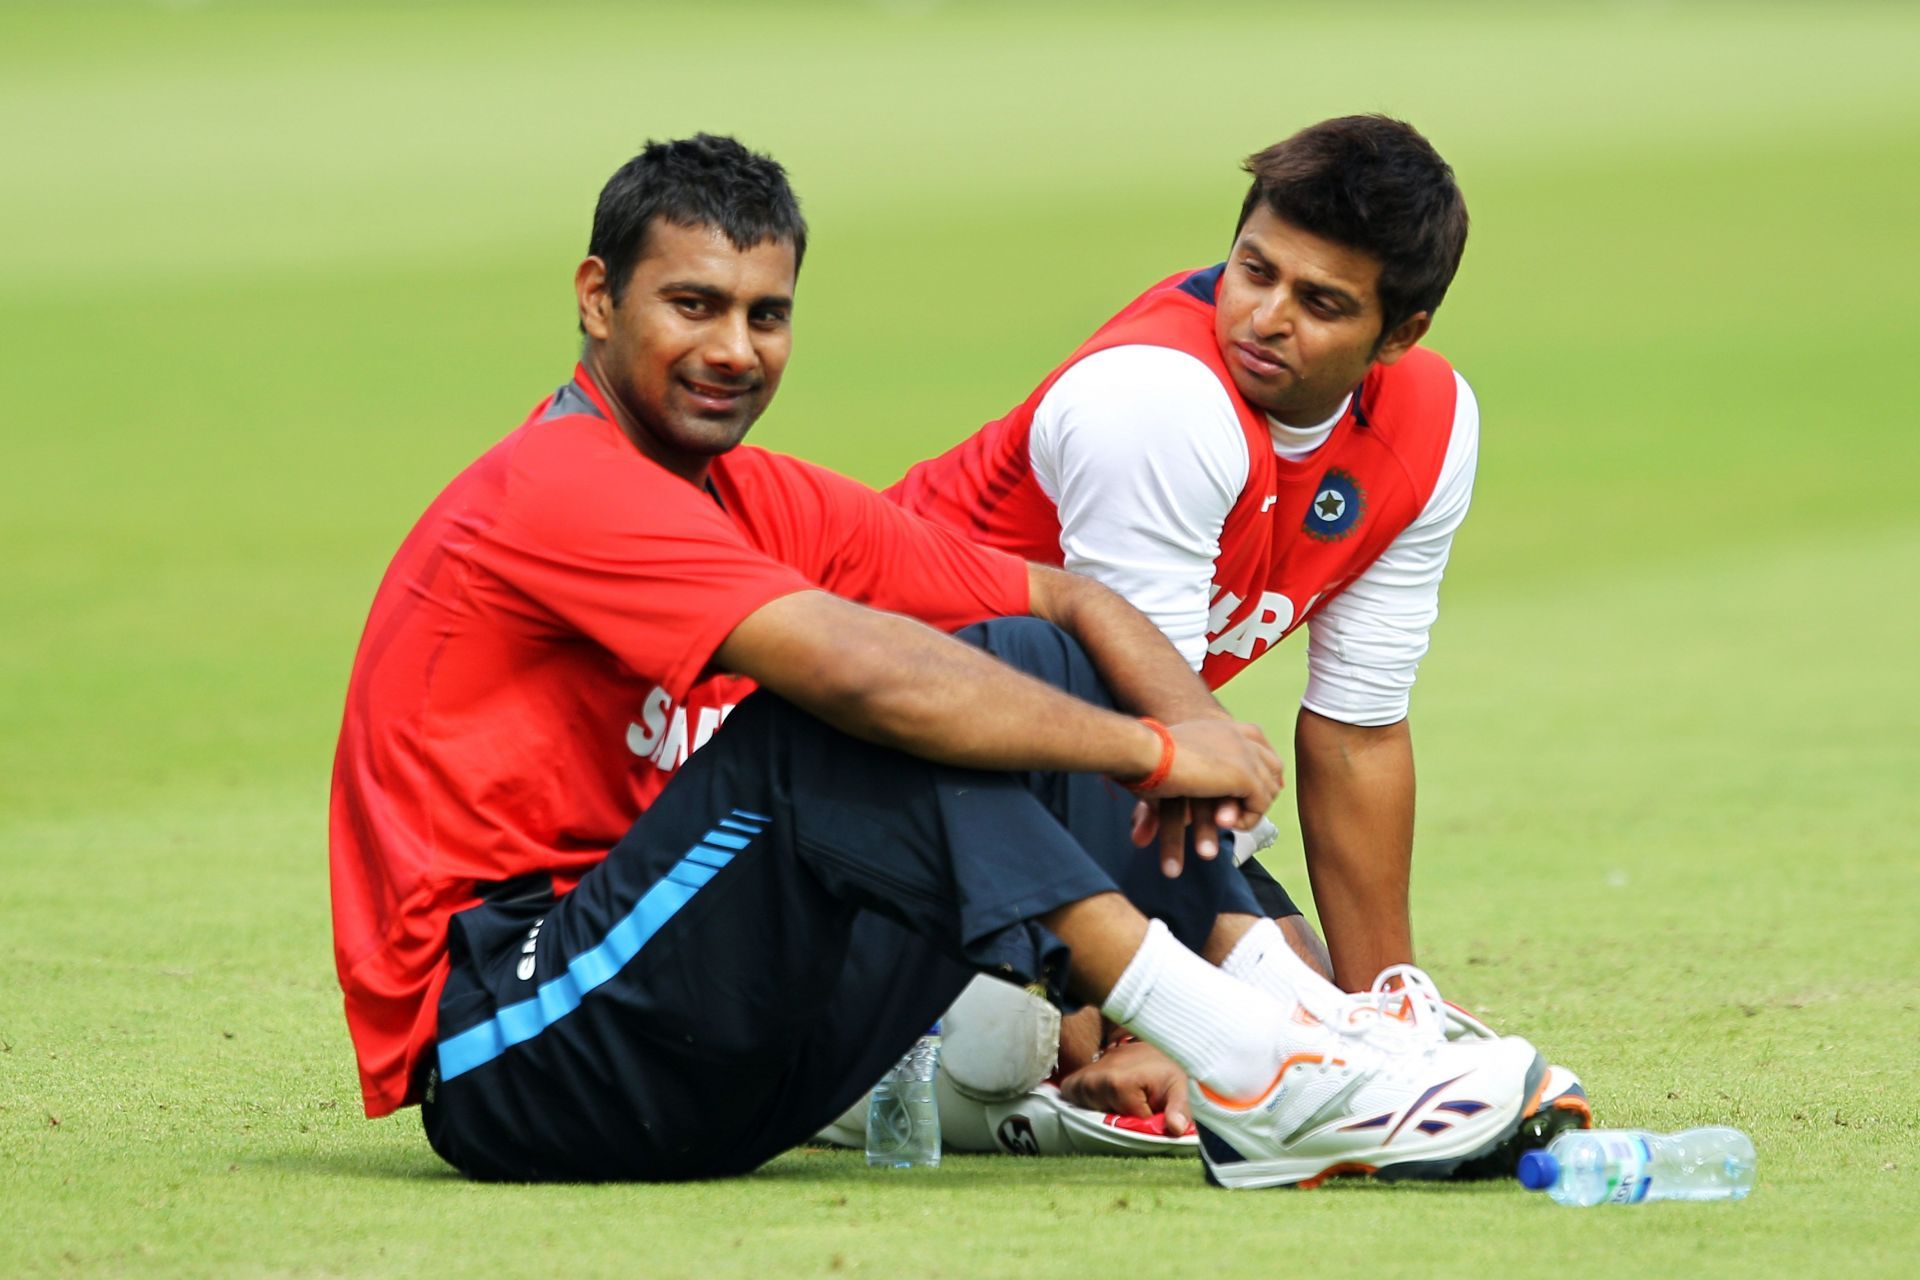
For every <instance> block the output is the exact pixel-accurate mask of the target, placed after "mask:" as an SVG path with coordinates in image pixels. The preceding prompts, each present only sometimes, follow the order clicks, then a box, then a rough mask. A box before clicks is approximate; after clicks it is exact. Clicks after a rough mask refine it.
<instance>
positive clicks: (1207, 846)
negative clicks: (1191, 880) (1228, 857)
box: [1193, 802, 1220, 862]
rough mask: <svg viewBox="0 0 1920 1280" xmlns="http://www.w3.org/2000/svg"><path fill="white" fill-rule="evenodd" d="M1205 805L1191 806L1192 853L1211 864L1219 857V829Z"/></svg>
mask: <svg viewBox="0 0 1920 1280" xmlns="http://www.w3.org/2000/svg"><path fill="white" fill-rule="evenodd" d="M1211 813H1212V811H1211V810H1209V809H1208V808H1207V806H1206V804H1205V803H1204V802H1203V803H1200V804H1196V805H1194V806H1193V851H1194V852H1195V853H1197V854H1199V855H1200V856H1201V857H1203V858H1205V859H1207V861H1209V862H1211V861H1213V859H1215V858H1217V857H1219V856H1220V828H1219V826H1218V825H1217V824H1216V823H1215V822H1214V820H1213V818H1212V816H1211Z"/></svg>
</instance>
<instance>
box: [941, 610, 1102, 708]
mask: <svg viewBox="0 0 1920 1280" xmlns="http://www.w3.org/2000/svg"><path fill="white" fill-rule="evenodd" d="M955 635H956V637H957V638H959V639H961V640H964V641H966V642H967V643H968V644H971V645H975V646H977V647H978V648H981V649H985V650H986V651H987V652H988V653H990V654H992V655H993V656H994V657H996V658H998V659H1000V661H1002V662H1004V663H1006V664H1007V665H1008V666H1010V667H1015V668H1017V669H1019V670H1021V671H1024V672H1026V673H1027V674H1028V675H1030V676H1033V677H1035V678H1036V679H1040V680H1044V681H1046V682H1047V683H1048V684H1050V685H1053V686H1054V687H1055V688H1058V689H1064V690H1066V691H1067V692H1068V693H1071V694H1073V695H1074V696H1076V697H1078V698H1081V699H1083V700H1085V701H1087V702H1092V703H1096V704H1098V705H1100V706H1103V707H1105V706H1111V705H1113V698H1112V696H1111V695H1109V694H1108V692H1107V688H1106V685H1105V684H1104V683H1102V682H1101V679H1100V675H1099V673H1098V672H1097V671H1095V670H1094V666H1093V661H1092V659H1090V658H1088V657H1087V652H1086V650H1085V649H1082V648H1081V647H1080V642H1079V641H1078V640H1075V639H1074V638H1073V637H1072V636H1070V635H1068V634H1067V633H1066V632H1064V631H1062V630H1061V629H1060V628H1059V627H1056V626H1055V625H1053V623H1051V622H1048V621H1046V620H1044V619H1042V618H989V619H988V620H987V621H985V622H976V623H975V624H973V625H972V626H970V627H967V628H965V629H964V630H961V631H958V632H956V633H955Z"/></svg>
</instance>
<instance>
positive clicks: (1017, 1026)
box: [940, 974, 1060, 1102]
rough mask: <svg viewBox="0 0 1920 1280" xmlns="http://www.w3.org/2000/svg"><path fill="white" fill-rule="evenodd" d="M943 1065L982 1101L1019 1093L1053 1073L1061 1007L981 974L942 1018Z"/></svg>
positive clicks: (963, 1089)
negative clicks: (1058, 1007)
mask: <svg viewBox="0 0 1920 1280" xmlns="http://www.w3.org/2000/svg"><path fill="white" fill-rule="evenodd" d="M941 1035H942V1039H943V1041H944V1043H943V1044H942V1046H941V1050H940V1069H941V1070H942V1071H943V1072H945V1073H946V1076H947V1078H948V1080H949V1082H950V1083H952V1085H953V1087H954V1088H955V1089H957V1090H959V1092H961V1093H962V1094H965V1095H966V1096H967V1097H970V1098H975V1099H978V1100H979V1101H982V1102H1001V1101H1005V1100H1006V1099H1009V1098H1018V1097H1020V1096H1021V1095H1023V1094H1025V1093H1026V1092H1027V1091H1028V1090H1030V1089H1032V1088H1033V1087H1034V1086H1035V1085H1037V1084H1039V1083H1040V1082H1041V1081H1042V1080H1045V1079H1046V1078H1047V1077H1048V1076H1049V1075H1051V1074H1052V1073H1053V1065H1054V1062H1055V1061H1056V1060H1057V1059H1058V1058H1059V1056H1060V1011H1059V1010H1058V1009H1056V1008H1054V1007H1053V1005H1051V1004H1049V1003H1048V1002H1047V1001H1045V1000H1042V999H1041V998H1040V997H1038V996H1036V995H1033V994H1032V993H1030V992H1028V991H1027V990H1025V989H1024V988H1021V987H1016V986H1014V985H1013V984H1012V983H1010V982H1002V981H1001V980H1000V979H998V978H992V977H987V976H986V975H984V974H983V975H981V976H979V977H976V978H974V980H973V981H972V982H971V983H969V984H968V986H967V989H966V990H965V991H962V992H961V993H960V998H959V999H957V1000H955V1001H954V1002H953V1004H952V1005H950V1006H948V1008H947V1012H946V1015H945V1016H944V1017H943V1018H942V1019H941Z"/></svg>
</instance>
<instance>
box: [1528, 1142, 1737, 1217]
mask: <svg viewBox="0 0 1920 1280" xmlns="http://www.w3.org/2000/svg"><path fill="white" fill-rule="evenodd" d="M1753 1168H1754V1155H1753V1140H1752V1139H1750V1138H1749V1137H1747V1135H1746V1134H1744V1133H1742V1132H1740V1131H1739V1130H1738V1129H1727V1128H1722V1127H1715V1128H1709V1129H1685V1130H1682V1131H1681V1132H1679V1133H1675V1134H1658V1133H1648V1132H1646V1131H1645V1130H1642V1129H1575V1130H1570V1131H1569V1132H1567V1133H1563V1134H1561V1135H1560V1136H1559V1137H1557V1138H1555V1139H1554V1140H1553V1141H1552V1142H1551V1143H1549V1144H1548V1145H1547V1149H1546V1150H1545V1151H1529V1152H1527V1153H1526V1154H1525V1155H1523V1156H1521V1157H1520V1167H1519V1169H1518V1170H1517V1173H1518V1176H1519V1178H1520V1181H1521V1183H1522V1184H1523V1185H1524V1186H1525V1187H1526V1188H1527V1189H1528V1190H1530V1191H1544V1192H1546V1193H1547V1194H1548V1195H1550V1196H1552V1197H1553V1199H1554V1201H1555V1203H1557V1204H1572V1205H1579V1206H1581V1207H1582V1208H1585V1207H1587V1206H1589V1205H1596V1204H1639V1203H1640V1202H1641V1201H1642V1200H1740V1199H1743V1198H1745V1196H1746V1194H1747V1193H1748V1192H1750V1191H1752V1190H1753Z"/></svg>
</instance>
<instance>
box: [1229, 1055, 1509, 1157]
mask: <svg viewBox="0 0 1920 1280" xmlns="http://www.w3.org/2000/svg"><path fill="white" fill-rule="evenodd" d="M1546 1085H1547V1060H1546V1059H1545V1058H1544V1057H1542V1056H1541V1055H1540V1054H1538V1053H1536V1054H1534V1055H1533V1064H1532V1065H1531V1066H1529V1067H1528V1068H1527V1079H1526V1084H1525V1086H1524V1087H1523V1089H1522V1092H1521V1096H1522V1097H1523V1098H1524V1099H1525V1101H1524V1102H1522V1103H1521V1104H1520V1105H1519V1106H1518V1107H1516V1108H1514V1112H1513V1119H1511V1120H1509V1121H1508V1122H1507V1123H1506V1124H1504V1125H1502V1126H1501V1127H1500V1129H1499V1131H1498V1132H1496V1133H1495V1134H1493V1135H1492V1136H1491V1137H1488V1138H1486V1139H1484V1140H1482V1141H1481V1142H1480V1143H1478V1144H1477V1145H1475V1146H1473V1147H1471V1148H1469V1149H1467V1150H1465V1151H1461V1152H1457V1153H1450V1154H1447V1155H1438V1156H1427V1157H1425V1158H1423V1159H1419V1160H1406V1161H1396V1162H1393V1163H1388V1164H1368V1163H1366V1162H1364V1161H1359V1160H1339V1161H1335V1162H1334V1163H1333V1164H1330V1165H1326V1166H1324V1167H1322V1168H1320V1169H1317V1170H1316V1169H1312V1168H1307V1169H1301V1168H1298V1167H1296V1166H1293V1165H1292V1164H1291V1162H1281V1161H1262V1160H1240V1161H1236V1162H1234V1163H1233V1164H1232V1165H1231V1166H1230V1168H1231V1170H1232V1172H1231V1173H1230V1174H1229V1176H1228V1179H1222V1178H1221V1177H1220V1175H1219V1173H1218V1171H1216V1170H1215V1168H1214V1164H1213V1160H1212V1159H1211V1158H1210V1157H1209V1155H1208V1153H1207V1140H1208V1138H1209V1137H1210V1136H1211V1135H1210V1134H1209V1133H1208V1132H1207V1131H1206V1130H1205V1129H1201V1130H1200V1156H1201V1159H1200V1167H1201V1171H1202V1172H1203V1173H1204V1174H1205V1175H1206V1179H1207V1181H1208V1182H1209V1183H1210V1184H1212V1185H1213V1186H1216V1187H1221V1188H1224V1189H1226V1190H1229V1191H1252V1190H1260V1189H1263V1188H1268V1187H1292V1188H1295V1189H1297V1190H1301V1191H1310V1190H1312V1189H1313V1188H1315V1187H1318V1186H1320V1185H1321V1184H1322V1183H1324V1182H1326V1181H1327V1180H1328V1179H1330V1178H1338V1177H1343V1176H1347V1175H1354V1174H1358V1175H1370V1176H1372V1177H1374V1178H1377V1179H1379V1180H1380V1181H1381V1182H1406V1181H1414V1180H1420V1181H1430V1180H1433V1179H1439V1178H1448V1177H1451V1176H1452V1175H1453V1171H1454V1170H1455V1169H1458V1168H1459V1167H1460V1166H1461V1165H1463V1164H1466V1163H1468V1162H1469V1161H1474V1160H1484V1159H1486V1158H1487V1157H1489V1156H1491V1155H1493V1153H1494V1152H1496V1151H1498V1150H1499V1149H1500V1147H1501V1145H1502V1144H1504V1143H1506V1142H1508V1141H1510V1140H1511V1139H1512V1138H1513V1136H1514V1134H1516V1133H1518V1132H1519V1131H1520V1125H1521V1123H1522V1122H1523V1121H1525V1120H1526V1119H1527V1118H1528V1117H1529V1116H1531V1115H1532V1114H1534V1113H1535V1112H1536V1111H1537V1110H1538V1109H1539V1106H1540V1093H1541V1091H1542V1090H1543V1089H1545V1088H1546ZM1276 1166H1278V1167H1276Z"/></svg>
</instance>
